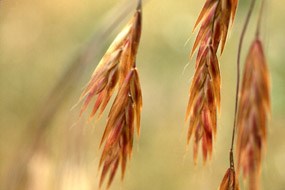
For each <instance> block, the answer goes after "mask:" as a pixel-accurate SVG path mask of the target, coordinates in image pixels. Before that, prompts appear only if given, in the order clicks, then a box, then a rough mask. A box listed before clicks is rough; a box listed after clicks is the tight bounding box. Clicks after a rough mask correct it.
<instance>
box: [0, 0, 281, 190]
mask: <svg viewBox="0 0 285 190" xmlns="http://www.w3.org/2000/svg"><path fill="white" fill-rule="evenodd" d="M203 3H204V1H194V0H179V1H157V0H148V1H147V2H145V5H144V9H143V16H144V18H143V33H142V39H141V45H140V48H139V54H138V61H137V62H138V69H139V73H140V78H141V85H142V89H143V100H144V105H143V112H142V122H141V136H140V138H139V139H138V138H136V139H135V141H134V151H133V156H132V159H131V161H130V162H128V165H127V171H126V176H125V180H124V181H123V182H121V180H120V172H118V173H117V175H116V178H115V180H114V183H113V185H112V186H111V189H113V190H117V189H124V190H146V189H149V190H158V189H159V190H160V189H163V190H173V189H178V190H186V189H201V190H202V189H203V190H205V189H217V187H218V185H219V183H220V182H221V180H222V177H223V175H224V173H225V171H226V169H227V167H228V166H229V161H228V151H229V146H230V137H231V130H232V123H233V110H234V99H235V97H234V94H235V79H236V68H235V67H236V55H237V46H238V40H239V36H240V32H241V28H242V25H243V23H244V18H245V14H246V10H247V9H248V6H249V2H248V1H244V0H240V2H239V7H238V11H237V15H236V20H235V23H234V25H233V27H231V30H230V33H229V37H228V41H227V44H226V48H225V51H224V53H223V55H222V56H220V57H219V59H220V65H221V73H222V92H221V93H222V94H221V95H222V104H221V113H220V116H219V120H218V131H217V138H216V140H215V144H214V153H213V158H212V160H211V162H209V163H208V164H206V166H203V164H202V162H201V155H199V162H198V165H196V166H194V164H193V159H192V143H191V144H190V146H189V147H188V148H187V147H186V132H187V124H185V122H184V115H185V110H186V104H187V101H188V90H189V85H190V81H191V78H192V75H193V68H194V66H193V65H194V59H195V57H194V58H193V59H191V60H190V61H189V51H190V49H191V47H192V44H193V40H194V39H195V35H196V32H195V33H193V34H192V32H191V31H192V27H193V25H194V22H195V20H196V18H197V16H198V14H199V12H200V10H201V8H202V5H203ZM283 4H284V3H283V2H282V1H280V0H271V1H267V3H266V7H265V12H264V17H263V24H262V38H263V41H264V46H265V52H266V55H267V59H268V64H269V68H270V71H271V81H272V93H271V94H272V96H271V100H272V114H271V118H270V121H269V124H268V144H267V153H266V156H265V157H264V160H263V171H262V180H261V183H262V189H274V190H281V189H284V188H285V170H284V167H285V164H284V163H285V141H284V134H285V129H284V124H285V117H284V115H285V97H284V96H285V64H284V59H283V55H284V49H285V38H284V33H285V28H284V24H283V23H284V18H285V12H284V10H283V7H284V5H283ZM134 7H135V1H130V0H128V1H124V0H121V1H118V0H80V1H76V0H2V1H0V129H1V130H0V131H1V132H0V189H1V190H18V189H19V190H53V189H56V190H91V189H92V190H94V189H98V180H99V176H100V175H99V172H98V159H99V158H100V154H101V150H99V148H98V147H99V142H100V138H101V135H102V133H103V130H104V127H105V120H106V114H105V115H103V117H102V118H101V119H100V120H98V121H95V120H93V121H91V122H89V123H88V122H87V120H88V115H87V114H86V115H84V116H83V117H82V118H78V109H79V106H77V107H75V108H73V109H72V107H73V106H74V105H75V104H76V103H77V101H78V97H79V96H80V93H81V91H82V89H83V87H84V85H85V84H86V83H87V82H88V80H89V77H90V76H91V74H92V72H93V70H94V68H95V67H96V65H97V63H98V61H99V60H100V58H101V57H102V55H103V54H104V52H105V51H106V49H107V48H108V45H109V44H110V43H111V41H112V40H113V39H114V37H115V36H116V34H117V33H118V32H119V31H120V29H121V28H122V27H123V25H124V23H125V22H126V21H127V20H128V19H129V18H130V17H131V15H132V13H133V12H134ZM258 7H259V3H257V6H256V8H255V10H254V14H253V17H252V20H251V24H250V27H249V30H248V33H247V36H246V40H245V44H244V46H243V55H242V60H244V57H245V54H246V52H247V50H248V48H249V44H250V42H251V40H252V38H253V34H254V31H255V27H256V18H257V13H258ZM188 39H189V40H188ZM186 42H187V43H186ZM188 63H189V64H188ZM107 110H108V109H107ZM107 112H108V111H107ZM241 184H242V188H243V189H244V188H245V187H244V184H245V183H244V181H243V180H241Z"/></svg>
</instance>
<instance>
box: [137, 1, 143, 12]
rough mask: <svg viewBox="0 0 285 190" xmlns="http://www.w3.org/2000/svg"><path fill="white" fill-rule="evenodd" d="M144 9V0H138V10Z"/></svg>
mask: <svg viewBox="0 0 285 190" xmlns="http://www.w3.org/2000/svg"><path fill="white" fill-rule="evenodd" d="M141 10H142V0H138V5H137V11H141Z"/></svg>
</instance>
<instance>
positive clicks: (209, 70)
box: [186, 0, 237, 163]
mask: <svg viewBox="0 0 285 190" xmlns="http://www.w3.org/2000/svg"><path fill="white" fill-rule="evenodd" d="M236 6H237V0H207V1H206V3H205V5H204V7H203V9H202V11H201V13H200V15H199V17H198V19H197V21H196V24H195V26H194V29H195V28H196V27H197V26H198V24H199V23H201V27H200V30H199V32H198V35H197V37H196V40H195V42H194V45H193V48H192V52H191V56H192V54H193V53H194V52H195V50H196V49H197V48H198V46H199V48H198V54H197V58H196V67H195V74H194V77H193V80H192V83H191V86H190V97H189V101H188V107H187V111H186V120H188V119H189V120H190V123H189V130H188V136H187V141H188V143H189V141H190V139H191V137H192V135H193V134H194V162H195V163H196V162H197V155H198V147H199V143H200V141H202V152H203V160H204V163H205V162H206V161H207V159H208V158H210V157H211V154H212V144H213V137H214V136H215V134H216V128H217V112H218V110H219V107H220V84H221V79H220V69H219V63H218V58H217V55H216V54H217V49H218V47H219V45H220V44H221V53H222V52H223V49H224V45H225V42H226V37H227V32H228V27H229V23H230V20H231V19H232V21H233V20H234V15H235V10H236Z"/></svg>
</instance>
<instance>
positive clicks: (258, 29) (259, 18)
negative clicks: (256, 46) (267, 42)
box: [255, 0, 265, 38]
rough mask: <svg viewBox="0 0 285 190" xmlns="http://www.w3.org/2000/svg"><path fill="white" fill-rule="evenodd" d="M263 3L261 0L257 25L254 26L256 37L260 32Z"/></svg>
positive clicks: (263, 0)
mask: <svg viewBox="0 0 285 190" xmlns="http://www.w3.org/2000/svg"><path fill="white" fill-rule="evenodd" d="M264 4H265V0H261V6H260V11H259V15H258V20H257V27H256V33H255V37H256V38H258V37H259V34H260V26H261V21H262V15H263V11H264Z"/></svg>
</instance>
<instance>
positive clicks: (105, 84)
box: [79, 9, 141, 118]
mask: <svg viewBox="0 0 285 190" xmlns="http://www.w3.org/2000/svg"><path fill="white" fill-rule="evenodd" d="M140 35H141V10H139V9H138V10H137V11H136V13H135V15H134V16H133V18H132V19H131V20H130V21H129V23H128V24H127V25H126V26H125V27H124V29H123V30H122V31H121V32H120V33H119V35H118V36H117V37H116V38H115V40H114V41H113V43H112V44H111V45H110V47H109V49H108V50H107V52H106V53H105V55H104V56H103V58H102V59H101V61H100V62H99V64H98V66H97V67H96V69H95V71H94V73H93V74H92V76H91V79H90V81H89V82H88V84H87V87H86V88H85V90H84V91H83V93H82V94H81V97H80V100H79V101H82V100H83V99H85V100H84V103H83V105H82V107H81V111H80V115H81V114H82V113H83V112H84V111H85V110H86V108H87V106H88V104H89V103H90V101H91V100H92V98H93V97H94V96H96V101H95V104H94V106H93V111H92V113H91V115H90V118H92V117H93V116H94V115H95V114H96V112H97V111H98V109H99V108H100V109H101V110H100V113H99V116H100V115H101V114H102V112H103V111H104V109H105V107H106V105H107V104H108V102H109V100H110V98H111V96H112V94H113V92H114V89H115V87H116V86H120V85H122V83H123V81H124V79H125V77H126V75H127V73H128V71H129V70H130V69H131V68H132V67H133V64H134V63H135V59H136V54H137V49H138V45H139V40H140Z"/></svg>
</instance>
